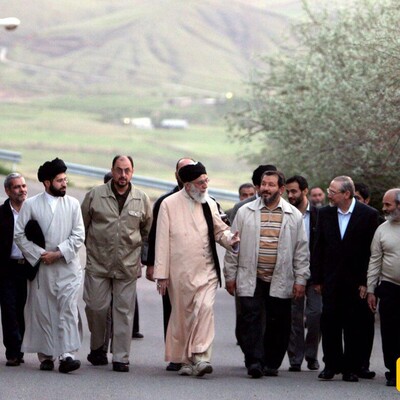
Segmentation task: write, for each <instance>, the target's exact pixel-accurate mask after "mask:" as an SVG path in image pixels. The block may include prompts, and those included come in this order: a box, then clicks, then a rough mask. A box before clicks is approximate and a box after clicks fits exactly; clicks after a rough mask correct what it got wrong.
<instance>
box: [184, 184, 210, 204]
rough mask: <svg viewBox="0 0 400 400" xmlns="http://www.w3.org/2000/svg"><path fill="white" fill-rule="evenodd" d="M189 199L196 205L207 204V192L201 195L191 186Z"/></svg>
mask: <svg viewBox="0 0 400 400" xmlns="http://www.w3.org/2000/svg"><path fill="white" fill-rule="evenodd" d="M189 193H190V197H191V198H192V199H193V200H194V201H195V202H196V203H201V204H204V203H206V202H207V196H208V191H206V192H204V193H201V192H200V191H198V190H197V189H196V187H194V186H192V187H191V188H190V191H189Z"/></svg>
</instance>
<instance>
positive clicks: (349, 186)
mask: <svg viewBox="0 0 400 400" xmlns="http://www.w3.org/2000/svg"><path fill="white" fill-rule="evenodd" d="M333 180H334V181H335V182H340V191H341V192H343V193H344V192H347V191H348V192H350V198H353V197H354V193H355V189H354V182H353V179H351V178H350V177H349V176H346V175H341V176H337V177H336V178H334V179H333Z"/></svg>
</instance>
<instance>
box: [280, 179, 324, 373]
mask: <svg viewBox="0 0 400 400" xmlns="http://www.w3.org/2000/svg"><path fill="white" fill-rule="evenodd" d="M286 194H287V198H288V201H289V203H290V204H291V205H292V206H295V207H296V208H297V209H298V210H299V211H300V212H301V213H302V214H303V220H304V226H305V228H306V233H307V239H308V244H309V249H310V253H311V251H312V248H313V246H314V241H315V228H316V224H317V212H318V211H317V207H315V206H313V205H311V203H310V201H309V200H308V198H307V195H308V182H307V180H306V179H305V178H304V177H303V176H301V175H294V176H292V177H290V178H289V179H287V180H286ZM321 312H322V298H321V293H318V292H317V291H316V290H315V286H314V283H313V280H312V276H311V278H310V279H308V281H307V286H306V291H305V296H304V297H301V298H299V299H292V327H291V332H290V339H289V346H288V350H287V353H288V357H289V362H290V367H289V371H291V372H299V371H301V364H302V363H303V359H304V358H305V359H306V361H307V368H308V369H310V370H312V371H313V370H317V369H319V363H318V347H319V341H320V338H321V334H320V319H321ZM305 324H306V325H307V333H306V334H305V329H304V328H305V326H304V325H305Z"/></svg>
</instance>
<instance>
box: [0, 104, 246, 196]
mask: <svg viewBox="0 0 400 400" xmlns="http://www.w3.org/2000/svg"><path fill="white" fill-rule="evenodd" d="M46 102H47V100H46V101H44V102H41V101H40V100H38V101H36V102H31V103H27V104H24V103H22V104H21V103H20V104H16V103H13V104H2V109H1V118H0V148H2V149H6V150H12V151H19V152H21V153H22V162H21V164H20V165H19V166H18V169H19V170H20V171H21V172H22V173H23V174H25V175H26V176H27V177H31V178H35V176H36V171H37V168H38V166H39V165H40V164H41V163H43V161H45V160H48V159H52V158H54V157H60V158H63V159H64V160H65V161H68V162H74V163H79V164H84V165H90V166H96V167H101V168H108V167H109V166H110V163H111V160H112V158H113V156H114V155H115V154H130V155H132V157H133V158H134V161H135V173H136V174H138V175H142V176H147V177H153V178H157V179H163V180H169V181H173V180H174V176H173V171H174V168H175V163H176V160H177V159H179V158H181V157H183V156H189V157H193V158H194V159H196V160H200V161H202V162H203V163H204V164H205V165H206V167H207V170H208V174H209V176H210V179H211V186H212V187H215V188H219V189H226V190H236V189H237V187H238V185H239V184H240V183H242V182H244V181H248V180H249V179H250V177H251V171H252V169H253V166H248V165H247V164H246V163H245V162H244V161H242V160H241V159H240V158H241V155H240V147H239V145H238V144H237V143H233V142H232V141H231V140H230V139H229V137H228V133H227V132H226V129H225V127H224V125H223V124H221V123H220V124H218V125H215V126H210V125H190V126H189V128H188V129H185V130H178V129H170V130H166V129H154V130H140V129H135V128H133V127H132V126H124V125H123V124H122V123H120V122H119V120H118V119H116V120H111V121H109V122H106V121H104V119H105V118H103V116H102V114H101V113H100V114H99V113H95V112H89V110H87V111H86V112H83V111H82V112H77V111H76V110H75V109H74V108H75V107H72V108H73V109H71V110H66V109H65V108H68V107H67V106H64V107H63V108H64V109H61V106H60V108H58V107H55V106H53V107H50V106H49V104H47V103H46ZM55 104H56V103H55ZM82 108H83V109H85V107H82ZM114 110H115V109H114ZM3 164H4V163H3ZM71 178H72V182H73V184H74V185H75V186H83V187H89V186H91V185H93V182H92V181H91V180H90V179H86V178H85V179H80V178H79V177H71Z"/></svg>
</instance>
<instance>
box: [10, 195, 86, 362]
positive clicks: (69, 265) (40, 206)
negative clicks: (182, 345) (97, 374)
mask: <svg viewBox="0 0 400 400" xmlns="http://www.w3.org/2000/svg"><path fill="white" fill-rule="evenodd" d="M32 219H33V220H36V221H37V222H38V224H39V225H40V227H41V229H42V232H43V235H44V237H45V241H46V246H45V247H46V248H45V249H43V248H41V247H39V246H37V245H36V244H34V243H33V242H31V241H29V240H28V239H27V238H26V236H25V233H24V229H25V226H26V224H27V222H28V221H29V220H32ZM84 239H85V230H84V225H83V221H82V214H81V209H80V204H79V202H78V200H77V199H75V198H73V197H70V196H64V197H59V198H58V199H57V203H56V206H55V209H54V213H53V210H52V208H51V207H50V204H49V202H48V201H47V199H46V194H45V193H41V194H38V195H36V196H34V197H32V198H29V199H27V200H26V201H25V202H24V204H23V206H22V208H21V211H20V214H19V217H18V221H17V225H16V228H15V241H16V243H17V245H18V247H19V248H20V249H21V251H22V253H23V255H24V257H25V258H26V259H27V260H28V262H29V263H30V264H31V265H35V264H36V263H37V262H38V261H39V260H40V256H41V254H42V253H43V252H44V251H45V250H46V251H57V250H60V251H61V253H62V255H63V257H62V258H61V259H59V260H57V261H56V262H54V263H53V264H51V265H46V264H44V263H41V265H40V268H39V271H38V274H37V275H36V278H35V279H34V280H33V281H32V282H28V297H27V302H26V306H25V311H24V316H25V325H26V329H25V335H24V340H23V343H22V351H23V352H27V353H36V352H37V353H43V354H45V355H47V356H53V357H54V358H56V357H58V356H60V355H61V354H62V353H68V352H74V351H76V350H78V349H79V347H80V345H81V333H82V332H81V328H80V322H79V321H80V317H79V312H78V291H79V287H80V285H81V281H82V268H81V265H80V260H79V256H78V250H79V248H80V247H81V246H82V244H83V242H84Z"/></svg>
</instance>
